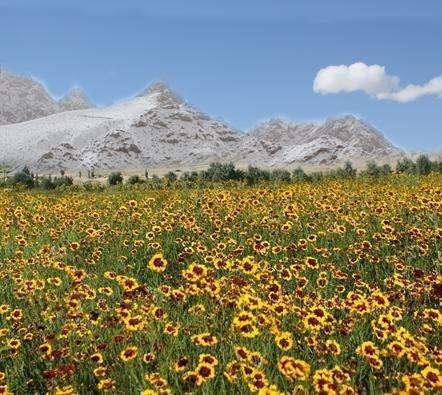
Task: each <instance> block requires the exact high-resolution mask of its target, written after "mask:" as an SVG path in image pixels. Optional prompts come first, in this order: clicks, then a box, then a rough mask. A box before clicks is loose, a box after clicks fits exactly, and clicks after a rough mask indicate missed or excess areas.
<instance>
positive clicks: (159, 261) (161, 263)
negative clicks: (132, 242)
mask: <svg viewBox="0 0 442 395" xmlns="http://www.w3.org/2000/svg"><path fill="white" fill-rule="evenodd" d="M148 266H149V268H150V269H151V270H153V271H154V272H158V273H162V272H164V271H165V270H166V267H167V261H166V259H165V258H164V256H163V254H162V253H157V254H155V255H154V256H153V257H152V258H150V260H149V263H148Z"/></svg>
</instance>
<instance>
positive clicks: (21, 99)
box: [0, 70, 60, 125]
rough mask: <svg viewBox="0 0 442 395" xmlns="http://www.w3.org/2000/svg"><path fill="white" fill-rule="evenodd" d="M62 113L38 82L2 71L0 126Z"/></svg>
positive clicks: (0, 77) (0, 73) (0, 78)
mask: <svg viewBox="0 0 442 395" xmlns="http://www.w3.org/2000/svg"><path fill="white" fill-rule="evenodd" d="M58 111H60V108H59V105H58V103H57V102H56V101H55V100H54V99H53V98H52V97H51V96H50V95H49V93H48V92H47V91H46V89H45V88H44V87H43V85H42V84H40V83H39V82H38V81H36V80H34V79H32V78H27V77H21V76H17V75H14V74H11V73H9V72H7V71H4V70H0V125H2V124H8V123H16V122H23V121H28V120H30V119H35V118H40V117H45V116H47V115H50V114H54V113H56V112H58Z"/></svg>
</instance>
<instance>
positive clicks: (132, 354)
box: [120, 346, 138, 362]
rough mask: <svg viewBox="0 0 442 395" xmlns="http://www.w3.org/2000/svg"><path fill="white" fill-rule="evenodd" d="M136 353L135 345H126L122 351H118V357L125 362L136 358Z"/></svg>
mask: <svg viewBox="0 0 442 395" xmlns="http://www.w3.org/2000/svg"><path fill="white" fill-rule="evenodd" d="M137 354H138V348H137V347H135V346H130V347H126V348H125V349H124V350H123V351H121V352H120V358H121V360H122V361H124V362H127V361H131V360H132V359H134V358H136V356H137Z"/></svg>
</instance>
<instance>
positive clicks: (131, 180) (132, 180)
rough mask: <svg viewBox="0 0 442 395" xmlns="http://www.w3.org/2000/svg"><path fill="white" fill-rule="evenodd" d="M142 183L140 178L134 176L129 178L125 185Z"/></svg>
mask: <svg viewBox="0 0 442 395" xmlns="http://www.w3.org/2000/svg"><path fill="white" fill-rule="evenodd" d="M142 182H143V180H142V179H141V178H140V176H138V175H136V174H135V175H133V176H130V177H129V178H128V180H127V183H128V184H129V185H135V184H141V183H142Z"/></svg>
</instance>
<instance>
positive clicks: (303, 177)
mask: <svg viewBox="0 0 442 395" xmlns="http://www.w3.org/2000/svg"><path fill="white" fill-rule="evenodd" d="M308 178H309V177H308V176H307V174H305V171H304V170H302V168H300V167H298V168H296V169H295V170H293V173H292V180H293V181H294V182H304V181H308Z"/></svg>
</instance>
